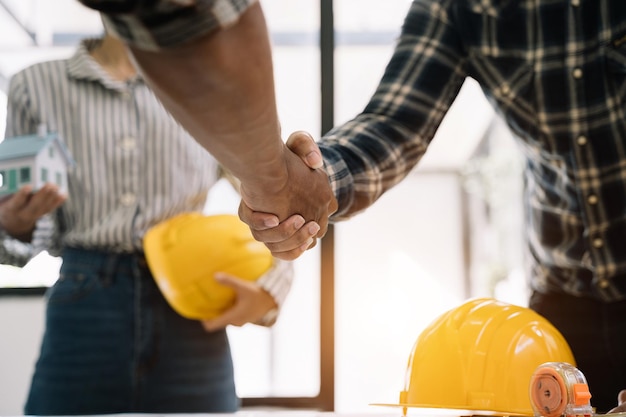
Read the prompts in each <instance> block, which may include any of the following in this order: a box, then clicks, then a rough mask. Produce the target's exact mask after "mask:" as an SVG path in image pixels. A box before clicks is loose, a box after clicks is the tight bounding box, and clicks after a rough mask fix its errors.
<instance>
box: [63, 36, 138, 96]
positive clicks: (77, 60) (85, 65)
mask: <svg viewBox="0 0 626 417" xmlns="http://www.w3.org/2000/svg"><path fill="white" fill-rule="evenodd" d="M101 41H102V40H101V39H99V38H89V39H83V40H82V41H81V42H80V44H79V45H78V48H77V49H76V52H75V53H74V55H73V56H72V57H71V58H70V59H69V60H68V67H67V70H68V73H69V76H70V77H72V78H75V79H77V80H88V81H93V82H97V83H100V84H102V85H103V86H104V87H106V88H109V89H112V90H125V89H126V88H127V83H126V82H124V81H119V80H115V79H113V78H111V76H110V75H109V74H108V73H107V72H106V71H105V70H104V69H103V68H102V67H101V66H100V64H98V62H96V60H95V59H94V58H93V57H92V56H91V54H90V53H89V51H91V50H92V49H93V48H95V47H96V46H97V45H98V44H99V43H100V42H101ZM140 80H141V77H140V76H139V75H137V76H135V77H133V78H132V79H131V80H130V82H138V81H140Z"/></svg>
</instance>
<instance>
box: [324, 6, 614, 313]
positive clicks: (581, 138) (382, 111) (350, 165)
mask: <svg viewBox="0 0 626 417" xmlns="http://www.w3.org/2000/svg"><path fill="white" fill-rule="evenodd" d="M467 77H472V78H474V79H475V80H476V81H477V82H478V83H479V84H480V85H481V86H482V88H483V90H484V92H485V94H486V96H487V97H488V99H489V100H490V101H491V102H492V103H493V105H494V107H495V108H497V109H498V110H499V112H500V113H501V114H502V116H503V117H504V119H505V120H506V121H507V123H508V125H509V126H510V128H511V129H512V131H513V132H514V133H515V135H516V137H517V138H518V139H519V140H518V142H519V143H520V145H521V149H522V152H523V155H524V157H525V160H526V169H525V174H524V175H525V196H524V205H525V212H526V216H525V218H526V222H527V227H526V230H527V233H528V235H527V240H528V248H529V257H528V258H529V262H530V265H529V271H530V278H531V284H532V286H533V288H534V289H536V290H538V291H543V292H548V291H551V292H564V293H568V294H572V295H576V296H591V297H596V298H598V299H600V300H604V301H616V300H623V299H626V245H625V243H624V241H625V240H626V1H624V0H487V1H485V0H416V1H414V2H413V3H412V5H411V7H410V10H409V12H408V14H407V16H406V20H405V22H404V25H403V28H402V33H401V35H400V37H399V39H398V42H397V45H396V49H395V51H394V54H393V56H392V58H391V60H390V62H389V63H388V66H387V68H386V70H385V73H384V77H383V79H382V80H381V83H380V84H379V86H378V88H377V91H376V92H375V94H374V96H373V97H372V99H371V100H370V102H369V103H368V105H367V106H366V108H365V110H364V111H363V112H362V113H361V114H359V115H357V116H356V117H355V118H354V119H353V120H351V121H349V122H347V123H345V124H344V125H342V126H340V127H337V128H336V129H334V130H333V131H331V132H329V134H328V135H327V136H326V137H325V138H323V139H322V141H321V143H320V145H321V149H322V152H323V155H324V159H325V165H326V169H327V171H328V173H329V177H330V180H331V184H332V187H333V189H334V191H335V194H336V196H337V198H338V201H339V211H338V212H337V213H336V215H335V217H334V219H335V220H340V219H345V218H347V217H350V216H351V215H354V214H356V213H358V212H360V211H362V210H364V209H365V208H366V207H368V206H369V205H371V204H372V203H373V202H374V201H376V200H377V199H378V198H379V197H380V196H381V195H382V194H383V193H384V192H385V191H387V190H389V189H390V188H391V187H392V186H393V185H394V184H397V183H398V182H399V181H401V180H402V179H403V178H404V177H405V176H406V175H407V174H408V173H409V172H410V171H411V170H412V169H413V167H414V166H415V165H416V164H417V163H418V161H419V160H420V158H421V157H422V155H423V154H424V152H425V151H426V149H427V147H428V144H429V142H430V141H431V139H432V138H433V136H434V134H435V131H436V130H437V128H438V126H439V125H440V123H441V121H442V119H443V117H444V115H445V114H446V112H447V111H448V109H449V108H450V105H451V104H452V102H453V100H454V99H455V97H456V96H457V94H458V92H459V89H460V88H461V85H462V83H463V82H464V80H465V79H466V78H467ZM458 140H463V138H458Z"/></svg>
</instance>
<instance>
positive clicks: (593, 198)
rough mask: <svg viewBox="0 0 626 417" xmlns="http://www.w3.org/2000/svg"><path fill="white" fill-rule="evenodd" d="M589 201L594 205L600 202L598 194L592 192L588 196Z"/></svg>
mask: <svg viewBox="0 0 626 417" xmlns="http://www.w3.org/2000/svg"><path fill="white" fill-rule="evenodd" d="M587 203H589V204H591V205H594V204H598V196H597V195H595V194H591V195H589V196H588V197H587Z"/></svg>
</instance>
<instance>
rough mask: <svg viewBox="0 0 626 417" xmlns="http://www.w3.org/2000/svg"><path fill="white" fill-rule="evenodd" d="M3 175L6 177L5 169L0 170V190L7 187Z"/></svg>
mask: <svg viewBox="0 0 626 417" xmlns="http://www.w3.org/2000/svg"><path fill="white" fill-rule="evenodd" d="M5 177H6V171H0V190H2V189H4V188H6V187H7V184H6V181H5Z"/></svg>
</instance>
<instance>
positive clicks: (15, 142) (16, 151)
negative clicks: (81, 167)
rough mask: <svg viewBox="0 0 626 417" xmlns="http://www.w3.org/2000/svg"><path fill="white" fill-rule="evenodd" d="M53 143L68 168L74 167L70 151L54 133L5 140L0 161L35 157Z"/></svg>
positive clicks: (0, 150)
mask: <svg viewBox="0 0 626 417" xmlns="http://www.w3.org/2000/svg"><path fill="white" fill-rule="evenodd" d="M52 142H56V143H57V145H58V147H59V148H60V150H61V153H62V154H63V157H64V158H65V160H66V163H67V164H68V166H69V165H72V164H73V161H74V160H73V159H72V157H71V155H70V153H69V151H68V149H67V148H66V147H65V145H64V144H63V142H62V141H61V140H60V139H59V135H58V134H57V133H54V132H51V133H46V134H43V135H39V134H33V135H25V136H15V137H11V138H5V139H4V140H3V141H2V142H0V161H7V160H10V159H17V158H28V157H34V156H35V155H37V154H38V153H39V152H41V150H42V149H44V148H46V147H47V146H48V145H50V144H51V143H52Z"/></svg>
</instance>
